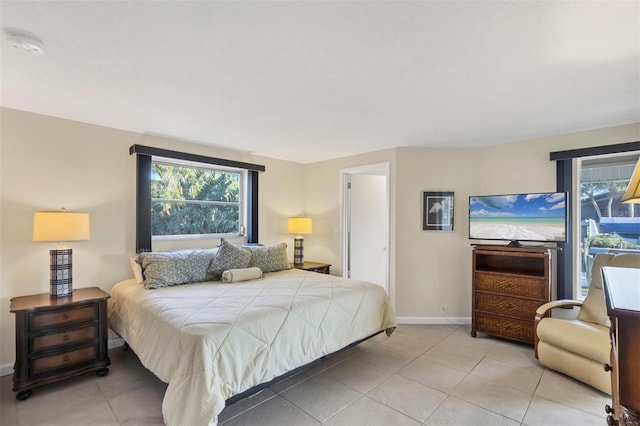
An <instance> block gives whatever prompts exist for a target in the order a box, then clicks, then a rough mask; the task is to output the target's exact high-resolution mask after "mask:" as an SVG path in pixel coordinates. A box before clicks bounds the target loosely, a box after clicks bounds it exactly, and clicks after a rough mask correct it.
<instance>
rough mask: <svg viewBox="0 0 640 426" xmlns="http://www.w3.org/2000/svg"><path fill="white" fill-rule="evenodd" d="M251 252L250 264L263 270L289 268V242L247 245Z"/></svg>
mask: <svg viewBox="0 0 640 426" xmlns="http://www.w3.org/2000/svg"><path fill="white" fill-rule="evenodd" d="M245 248H246V249H248V250H249V251H250V252H251V262H250V263H249V266H256V267H258V268H260V269H262V272H276V271H282V270H285V269H289V258H288V257H287V243H280V244H276V245H274V246H269V247H264V246H247V247H245Z"/></svg>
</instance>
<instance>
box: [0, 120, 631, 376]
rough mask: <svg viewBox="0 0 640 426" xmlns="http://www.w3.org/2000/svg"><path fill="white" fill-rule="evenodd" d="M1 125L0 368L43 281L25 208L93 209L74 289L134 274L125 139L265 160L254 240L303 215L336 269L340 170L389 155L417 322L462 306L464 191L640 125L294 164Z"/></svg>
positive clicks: (465, 286)
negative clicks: (441, 206) (437, 198)
mask: <svg viewBox="0 0 640 426" xmlns="http://www.w3.org/2000/svg"><path fill="white" fill-rule="evenodd" d="M0 132H1V133H0V184H1V192H0V200H1V204H0V347H1V349H0V369H1V370H2V371H7V372H10V366H11V364H13V360H14V322H13V315H12V314H10V313H9V299H10V298H11V297H14V296H20V295H25V294H33V293H41V292H47V291H48V250H49V248H50V246H49V245H48V244H47V243H34V242H32V241H31V232H32V226H33V212H34V211H36V210H40V209H57V208H59V207H62V206H64V207H66V208H67V209H69V210H76V211H86V212H89V213H90V214H91V234H92V235H91V240H90V241H86V242H78V243H72V248H73V251H74V284H75V285H76V287H84V286H92V285H98V286H100V287H102V288H103V289H105V290H109V289H110V288H111V287H112V286H113V285H114V284H115V283H116V282H118V281H120V280H122V279H125V278H128V277H130V276H131V272H130V270H129V266H128V261H127V258H128V256H129V255H130V254H131V253H133V251H134V248H135V247H134V228H135V159H134V157H131V156H129V153H128V149H129V146H131V145H133V144H141V145H150V146H155V147H159V148H168V149H174V150H179V151H186V152H191V153H195V154H202V155H209V156H214V157H223V158H228V159H231V160H237V161H246V162H251V163H258V164H264V165H265V166H266V168H267V171H266V172H265V173H264V174H262V175H261V176H260V193H259V201H260V216H259V229H260V232H259V234H260V235H259V238H260V241H261V242H263V243H265V244H274V243H278V242H280V241H287V242H288V243H289V245H290V246H291V245H292V237H291V236H290V235H288V234H287V232H286V218H287V217H288V216H292V215H300V214H305V215H309V216H311V217H313V219H314V233H313V235H309V236H306V237H305V257H306V258H307V259H308V260H317V261H325V262H330V263H332V264H333V265H334V266H333V267H332V273H334V274H338V275H339V274H341V272H342V265H341V256H342V253H341V237H340V232H341V229H342V227H341V213H340V209H341V195H342V194H341V180H340V179H341V177H340V171H341V170H342V169H345V168H351V167H357V166H363V165H369V164H375V163H385V162H386V163H389V165H390V202H391V208H390V223H391V229H390V231H391V235H390V247H389V250H390V254H391V259H390V288H391V296H392V300H393V301H394V303H395V306H396V310H397V313H398V315H399V316H400V317H401V318H404V319H406V320H413V321H416V322H420V321H437V320H438V319H443V318H444V317H445V316H448V317H452V318H465V317H469V316H470V306H471V301H470V285H471V284H470V283H471V272H470V269H471V255H470V250H471V249H470V241H469V240H468V239H467V227H468V223H467V209H468V205H467V204H468V196H469V195H479V194H494V193H508V192H525V191H552V190H554V189H555V164H554V163H553V162H551V161H549V152H550V151H558V150H565V149H576V148H583V147H589V146H596V145H605V144H615V143H622V142H630V141H637V140H640V125H629V126H620V127H615V128H610V129H600V130H594V131H590V132H582V133H576V134H571V135H564V136H555V137H549V138H543V139H538V140H532V141H524V142H518V143H513V144H506V145H497V146H492V147H486V148H475V149H445V148H437V149H436V148H401V149H391V150H384V151H377V152H372V153H367V154H363V155H358V156H353V157H346V158H341V159H337V160H331V161H325V162H319V163H315V164H310V165H301V164H296V163H291V162H286V161H280V160H275V159H270V158H265V157H258V156H255V155H251V154H249V153H244V152H239V151H233V150H227V149H221V148H213V147H207V146H203V145H198V144H192V143H188V142H184V141H177V140H171V139H167V138H161V137H157V136H151V135H146V134H139V133H132V132H125V131H121V130H116V129H110V128H105V127H100V126H94V125H89V124H84V123H78V122H73V121H68V120H62V119H57V118H54V117H48V116H42V115H37V114H31V113H25V112H20V111H16V110H11V109H6V108H0ZM430 190H443V191H454V192H455V222H454V223H455V229H454V231H453V232H433V231H422V229H421V216H420V215H421V194H422V191H430ZM336 230H337V231H338V232H337V234H336ZM215 243H217V242H213V244H215ZM289 249H290V253H289V254H290V256H291V255H292V250H291V247H290V248H289ZM442 308H444V309H445V311H444V312H443V311H442Z"/></svg>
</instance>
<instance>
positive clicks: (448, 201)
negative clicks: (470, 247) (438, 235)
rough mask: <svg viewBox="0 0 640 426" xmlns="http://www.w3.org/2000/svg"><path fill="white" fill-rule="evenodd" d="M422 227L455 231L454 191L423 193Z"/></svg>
mask: <svg viewBox="0 0 640 426" xmlns="http://www.w3.org/2000/svg"><path fill="white" fill-rule="evenodd" d="M422 229H423V230H425V231H453V192H442V191H433V192H427V191H425V192H423V193H422Z"/></svg>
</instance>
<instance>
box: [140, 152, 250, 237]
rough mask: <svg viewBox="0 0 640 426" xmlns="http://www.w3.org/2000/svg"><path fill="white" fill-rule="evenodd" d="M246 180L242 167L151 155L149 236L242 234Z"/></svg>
mask: <svg viewBox="0 0 640 426" xmlns="http://www.w3.org/2000/svg"><path fill="white" fill-rule="evenodd" d="M245 181H246V171H245V170H241V169H233V168H220V167H216V166H213V165H212V166H204V165H196V164H193V163H186V162H178V160H173V161H172V160H170V159H156V158H155V157H154V158H152V161H151V235H152V236H153V237H154V238H163V239H166V238H171V237H174V238H175V237H183V238H184V237H194V236H196V235H198V236H204V235H206V236H211V235H220V234H224V235H228V234H243V233H244V227H245V212H246V201H245V196H244V194H245V192H246V190H245Z"/></svg>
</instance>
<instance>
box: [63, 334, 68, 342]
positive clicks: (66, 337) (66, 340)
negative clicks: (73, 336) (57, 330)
mask: <svg viewBox="0 0 640 426" xmlns="http://www.w3.org/2000/svg"><path fill="white" fill-rule="evenodd" d="M62 340H64V341H65V342H68V341H69V335H68V334H65V335H64V336H63V337H62Z"/></svg>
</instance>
